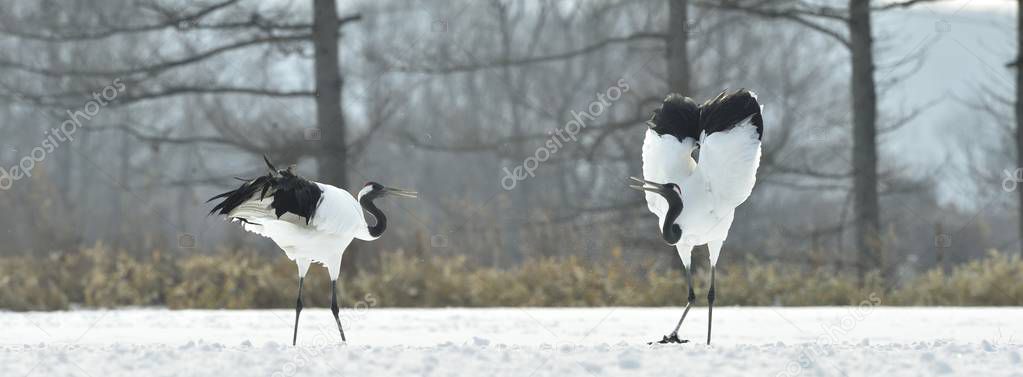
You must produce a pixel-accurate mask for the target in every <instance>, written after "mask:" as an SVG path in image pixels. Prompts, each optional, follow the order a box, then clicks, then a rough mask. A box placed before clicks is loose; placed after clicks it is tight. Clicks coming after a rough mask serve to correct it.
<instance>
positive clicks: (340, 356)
mask: <svg viewBox="0 0 1023 377" xmlns="http://www.w3.org/2000/svg"><path fill="white" fill-rule="evenodd" d="M360 308H361V309H358V310H354V309H351V308H348V309H345V310H344V311H343V314H344V321H345V324H346V325H347V326H346V328H345V330H346V335H347V336H348V339H349V344H348V345H340V344H339V342H340V337H339V336H338V334H337V329H336V326H335V325H334V320H333V318H332V317H331V315H330V312H329V310H327V309H322V308H307V309H306V310H304V311H303V312H302V320H301V326H300V328H299V335H298V339H299V347H292V346H291V345H290V340H291V330H292V328H291V326H292V321H293V320H294V315H295V314H294V311H292V310H252V311H169V310H162V309H127V310H111V311H72V312H46V313H10V312H0V376H4V377H9V376H13V377H23V376H55V375H60V376H81V377H113V376H219V377H231V376H399V375H435V376H456V375H472V376H484V375H497V376H522V377H529V376H620V375H649V376H659V377H661V376H680V375H682V376H706V375H712V376H715V377H719V376H737V375H756V376H930V375H967V374H970V375H974V376H985V377H987V376H1023V361H1021V359H1023V345H1021V342H1023V309H1019V308H968V309H967V308H885V307H872V306H864V307H853V308H732V307H722V308H718V309H716V310H715V316H714V319H715V321H714V325H715V327H714V344H713V346H711V347H707V346H706V345H704V344H703V343H704V339H705V337H706V331H707V327H706V326H707V323H706V319H707V317H706V315H707V313H706V308H705V307H697V308H696V309H695V310H694V311H692V312H690V315H689V318H687V319H686V325H685V326H683V331H682V337H683V338H689V339H691V340H692V342H690V343H688V344H684V345H655V346H649V345H647V344H646V342H647V341H650V340H654V339H660V337H661V336H662V335H664V334H665V333H666V332H667V331H669V330H670V328H671V327H672V326H673V325H674V323H675V321H676V319H677V316H678V315H679V314H680V309H678V308H655V309H641V308H590V309H537V308H504V309H431V310H411V309H366V308H363V307H360Z"/></svg>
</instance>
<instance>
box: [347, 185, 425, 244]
mask: <svg viewBox="0 0 1023 377" xmlns="http://www.w3.org/2000/svg"><path fill="white" fill-rule="evenodd" d="M385 195H394V196H401V197H406V198H415V197H416V193H415V192H414V191H407V190H402V189H396V188H391V187H387V186H384V185H381V184H379V183H376V182H373V181H370V182H366V184H365V185H363V186H362V190H359V204H360V205H362V209H363V210H365V211H366V212H369V214H370V215H373V218H375V219H376V223H375V224H373V225H371V226H369V235H370V236H372V237H374V238H375V237H380V235H381V234H383V233H384V230H385V229H387V216H385V215H384V212H383V211H381V210H380V208H377V206H376V204H375V203H373V200H376V199H378V198H380V197H382V196H385Z"/></svg>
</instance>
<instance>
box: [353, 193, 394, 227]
mask: <svg viewBox="0 0 1023 377" xmlns="http://www.w3.org/2000/svg"><path fill="white" fill-rule="evenodd" d="M380 196H382V194H381V193H379V192H375V191H374V192H370V193H368V194H366V195H363V196H362V198H360V199H359V204H360V205H362V209H363V210H365V211H366V212H369V214H370V215H373V218H374V219H375V220H376V223H375V224H373V225H369V235H370V236H372V237H373V238H376V237H380V235H381V234H384V230H385V229H387V216H384V212H383V211H381V210H380V208H377V206H376V204H373V200H375V199H377V198H379V197H380Z"/></svg>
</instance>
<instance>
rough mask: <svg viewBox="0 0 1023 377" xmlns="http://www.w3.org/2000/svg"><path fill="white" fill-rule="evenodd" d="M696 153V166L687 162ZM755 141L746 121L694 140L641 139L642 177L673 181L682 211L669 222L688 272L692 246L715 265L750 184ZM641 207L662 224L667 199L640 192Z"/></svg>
mask: <svg viewBox="0 0 1023 377" xmlns="http://www.w3.org/2000/svg"><path fill="white" fill-rule="evenodd" d="M697 148H699V150H700V162H699V163H697V162H696V160H694V159H693V158H692V153H693V151H694V150H695V149H697ZM760 154H761V151H760V139H759V137H758V133H757V129H756V127H755V126H754V125H753V124H752V122H751V120H750V119H748V118H747V119H746V120H744V121H742V122H741V123H740V124H738V125H736V126H735V127H733V128H731V129H729V130H726V131H720V132H715V133H713V134H710V135H707V134H706V133H703V134H701V135H700V142H699V146H697V142H696V140H694V139H692V138H685V139H683V140H681V141H680V140H679V139H678V138H676V137H675V136H672V135H667V134H666V135H659V134H658V133H656V132H654V131H653V130H651V129H648V130H647V131H646V137H645V138H644V140H643V177H644V178H645V179H647V180H649V181H654V182H658V183H674V184H677V185H678V186H679V187H680V188H681V190H682V195H681V197H682V203H683V204H684V207H683V209H682V213H681V214H680V215H679V216H678V218H676V220H675V224H678V225H679V226H680V227H681V228H682V238H680V239H679V242H678V243H676V244H675V247H676V249H677V250H678V253H679V257H680V258H681V259H682V263H683V264H684V265H685V267H686V268H687V269H688V268H689V266H690V263H691V262H692V249H693V247H694V246H697V245H703V244H707V245H708V247H709V249H710V260H711V264H712V265H713V264H717V260H718V257H719V256H720V253H721V246H722V244H723V243H724V241H725V239H726V238H728V230H729V228H731V226H732V220H733V219H734V217H735V208H736V207H737V206H738V205H739V204H742V203H743V202H744V201H746V198H748V197H749V196H750V193H752V191H753V185H754V183H755V182H756V172H757V167H758V166H759V165H760ZM646 200H647V207H648V208H649V209H650V211H651V212H653V213H654V214H655V215H657V218H658V225H661V224H663V223H664V216H665V213H666V212H667V210H668V203H667V201H666V200H665V199H664V198H663V197H661V196H660V195H658V194H656V193H653V192H649V191H647V192H646Z"/></svg>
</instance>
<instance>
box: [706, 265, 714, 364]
mask: <svg viewBox="0 0 1023 377" xmlns="http://www.w3.org/2000/svg"><path fill="white" fill-rule="evenodd" d="M713 325H714V264H713V263H712V264H711V265H710V290H708V291H707V345H710V329H711V326H713Z"/></svg>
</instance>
